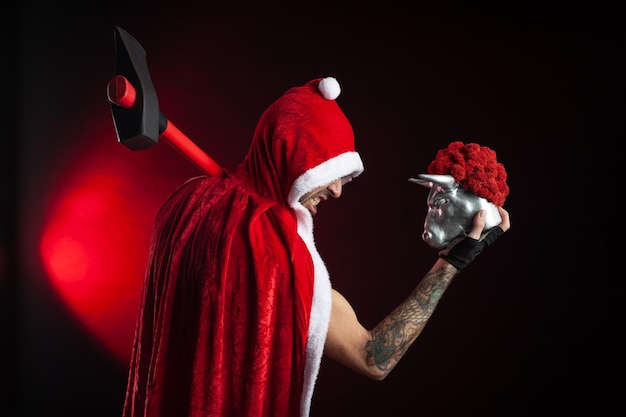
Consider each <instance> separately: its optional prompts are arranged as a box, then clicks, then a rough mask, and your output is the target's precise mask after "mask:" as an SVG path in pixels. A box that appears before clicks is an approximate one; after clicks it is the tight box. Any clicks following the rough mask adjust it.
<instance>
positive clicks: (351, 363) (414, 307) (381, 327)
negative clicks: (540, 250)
mask: <svg viewBox="0 0 626 417" xmlns="http://www.w3.org/2000/svg"><path fill="white" fill-rule="evenodd" d="M499 210H500V214H501V216H502V218H503V221H502V223H501V224H500V227H501V228H502V229H503V231H507V230H508V229H509V227H510V223H509V216H508V213H507V212H506V211H505V210H504V209H499ZM484 224H485V222H484V217H481V216H480V215H477V216H476V217H475V218H474V227H473V228H472V230H471V232H470V233H468V236H470V237H472V238H474V239H478V238H479V237H480V234H481V232H482V230H483V227H484ZM458 272H459V271H458V270H457V269H456V268H455V267H454V266H452V265H451V264H450V263H448V262H447V261H446V260H444V259H443V258H439V259H437V261H436V262H435V264H434V265H433V267H432V268H431V269H430V271H429V272H428V273H427V274H426V276H424V278H422V280H421V281H420V283H419V284H418V285H417V287H415V289H414V290H413V291H412V292H411V294H410V295H409V296H408V297H407V298H406V299H405V300H404V301H403V302H402V303H401V304H400V305H399V306H398V307H396V308H395V309H394V310H393V311H392V312H391V313H390V314H389V315H388V316H387V317H385V318H384V319H383V320H381V322H380V323H378V325H376V327H374V328H373V329H372V330H367V329H366V328H365V327H363V326H362V325H361V324H360V323H359V321H358V319H357V317H356V313H355V312H354V310H353V308H352V306H351V305H350V304H349V303H348V301H347V300H346V299H345V298H344V297H343V296H342V295H341V294H340V293H338V292H337V291H335V290H333V301H332V312H331V318H330V324H329V328H328V334H327V337H326V345H325V349H324V353H325V354H326V355H327V356H329V357H331V358H333V359H335V360H336V361H338V362H340V363H342V364H344V365H345V366H347V367H349V368H351V369H353V370H355V371H356V372H359V373H361V374H363V375H365V376H367V377H370V378H372V379H375V380H382V379H384V378H385V377H386V376H387V375H388V374H389V372H391V371H392V370H393V368H394V367H395V366H396V365H397V363H398V361H400V359H402V357H403V356H404V354H405V353H406V351H407V349H408V348H409V346H411V345H412V344H413V342H415V340H416V339H417V337H418V336H419V335H420V333H421V332H422V330H423V329H424V327H425V326H426V323H427V322H428V320H429V319H430V317H431V316H432V314H433V312H434V311H435V307H436V306H437V304H438V303H439V301H440V300H441V297H442V296H443V294H444V292H445V291H446V289H447V288H448V286H449V285H450V282H451V281H452V278H453V277H454V276H455V275H456V274H457V273H458Z"/></svg>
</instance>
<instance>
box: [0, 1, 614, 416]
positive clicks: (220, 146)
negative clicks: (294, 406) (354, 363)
mask: <svg viewBox="0 0 626 417" xmlns="http://www.w3.org/2000/svg"><path fill="white" fill-rule="evenodd" d="M43 7H44V8H43V9H42V8H34V7H32V8H31V7H29V6H28V5H27V4H26V3H23V4H21V5H19V7H18V12H17V14H16V19H15V22H17V25H16V30H15V32H13V33H7V37H5V40H6V39H8V40H9V42H7V48H6V50H5V53H6V55H5V57H7V62H11V61H12V62H17V65H15V67H14V68H12V67H11V66H6V67H8V68H5V70H6V71H8V72H7V73H6V74H8V75H7V76H6V78H5V80H9V81H10V82H8V83H6V84H7V91H6V92H7V93H8V94H7V96H8V97H9V98H11V97H13V96H15V97H14V99H12V100H11V99H10V100H9V101H13V102H15V103H16V106H9V107H10V109H11V111H9V112H6V113H5V114H7V115H8V116H9V123H8V126H7V127H6V130H5V132H4V136H5V139H4V141H3V149H4V151H3V152H2V161H1V162H2V183H1V185H2V187H4V188H5V189H3V190H2V195H3V196H5V197H3V203H2V205H3V213H2V214H3V216H2V230H3V232H2V233H3V235H2V237H3V241H2V245H3V252H2V258H1V260H2V264H0V265H1V266H2V267H3V269H2V282H1V284H2V287H1V291H2V292H1V293H0V294H1V297H2V299H1V300H0V301H1V305H2V307H1V312H2V323H1V325H2V329H1V330H2V337H1V339H2V352H1V353H2V355H3V356H2V362H1V366H2V372H1V375H2V383H3V386H4V387H3V389H2V395H0V399H1V401H2V409H1V410H2V411H0V413H1V414H2V415H6V416H41V415H58V416H66V417H69V416H81V417H83V416H118V415H121V408H122V403H123V399H124V392H125V385H126V372H127V368H128V364H127V363H125V362H124V361H119V360H118V359H116V358H115V357H114V356H113V355H111V354H110V352H108V351H107V350H106V349H105V348H103V347H102V346H101V345H100V344H98V343H97V342H95V341H94V339H93V338H91V337H90V336H89V335H88V334H87V333H86V332H85V330H84V329H83V328H82V327H81V326H80V325H78V324H77V323H76V320H75V318H74V317H72V314H71V313H70V312H69V311H68V309H66V308H65V307H64V305H63V301H62V300H61V299H59V297H58V296H57V295H56V294H55V293H54V291H52V290H51V289H50V287H49V285H48V284H47V278H46V276H45V273H44V272H43V270H42V268H41V267H40V266H39V264H38V263H39V260H38V256H37V239H38V230H39V229H40V228H41V223H42V220H41V217H42V213H43V212H45V210H46V205H45V201H46V198H45V197H46V196H49V195H51V194H54V193H55V187H56V186H57V185H58V184H57V182H58V181H59V177H60V175H59V174H58V173H59V172H61V171H62V170H64V169H67V167H68V166H71V165H72V164H73V163H74V162H75V161H76V160H77V159H80V155H81V152H82V150H83V149H85V146H88V145H86V143H87V144H88V141H89V140H95V139H94V137H96V138H98V139H97V140H103V139H101V138H105V139H104V140H110V141H111V142H112V143H113V142H114V141H115V140H116V138H115V132H114V128H113V124H112V122H111V118H110V105H109V103H108V101H107V100H106V94H105V92H106V84H107V82H108V80H109V78H110V77H111V76H112V75H113V65H114V55H113V25H119V26H121V27H122V28H124V29H126V30H127V31H128V32H130V33H131V34H132V35H133V36H134V37H135V38H136V39H138V40H139V41H140V42H141V44H142V45H143V47H144V48H145V49H146V51H147V52H148V64H149V67H150V70H151V75H152V79H153V81H154V83H155V87H156V89H157V93H158V94H159V102H160V106H161V110H162V111H163V112H164V113H165V114H166V115H168V117H169V119H170V120H171V121H174V123H175V124H176V126H178V127H179V128H181V130H183V131H184V132H185V133H186V134H187V135H188V136H189V137H191V138H193V140H194V141H195V142H196V143H197V144H198V145H199V146H200V147H201V148H203V149H205V150H206V151H207V152H208V153H209V154H210V155H211V156H213V157H214V158H215V159H216V160H218V161H219V162H220V163H222V164H223V165H224V166H225V167H227V168H234V166H235V165H236V164H237V162H238V161H239V160H240V159H241V158H242V157H243V155H244V154H245V151H246V150H247V146H248V142H249V139H250V138H251V136H252V130H253V129H254V125H255V124H256V121H257V119H258V117H259V116H260V114H261V112H262V111H263V110H264V109H265V108H266V107H267V106H268V105H269V104H270V103H271V102H272V101H273V100H274V99H275V98H277V97H278V96H279V95H280V94H282V93H283V92H284V91H285V90H286V89H288V88H289V87H291V86H294V85H299V84H303V83H305V82H306V81H308V80H310V79H312V78H317V77H320V76H326V75H333V76H335V77H337V79H338V80H339V82H340V84H341V85H342V95H341V96H340V98H339V99H338V102H339V104H340V106H341V107H342V109H343V110H344V112H345V113H346V114H347V116H348V117H349V118H350V120H351V121H352V124H353V126H354V129H355V133H356V138H357V150H358V151H359V152H360V154H361V157H362V159H363V161H364V164H365V173H364V174H363V175H362V176H361V177H360V178H358V179H357V180H355V181H354V182H353V183H351V184H349V185H348V186H346V187H345V188H344V195H343V197H342V198H341V199H340V200H339V201H337V202H333V203H332V204H330V203H327V204H326V205H324V207H323V208H322V209H321V212H320V214H319V215H318V216H317V217H316V240H317V244H318V247H319V250H320V253H321V254H322V257H323V258H324V259H325V261H326V263H327V266H328V269H329V271H330V275H331V280H332V281H333V285H334V286H335V288H337V289H338V290H339V291H340V292H342V293H343V294H344V295H345V296H346V297H347V298H348V300H350V302H351V303H352V305H353V306H354V308H355V310H356V312H357V314H358V316H359V318H360V319H361V321H362V322H363V324H364V325H366V326H368V327H371V326H374V325H375V324H376V323H377V321H378V320H380V319H381V318H382V317H384V316H385V315H386V314H387V313H388V312H389V311H390V310H391V309H392V308H393V307H395V306H396V305H397V304H398V303H399V302H400V301H401V300H402V299H403V298H404V297H405V296H406V295H407V294H408V293H409V292H410V291H411V289H412V288H413V287H414V286H415V285H416V283H417V282H418V281H419V279H420V278H421V277H422V276H423V275H424V274H425V273H426V272H427V270H428V269H429V268H430V266H431V264H432V263H433V262H434V260H435V258H436V253H435V252H434V251H433V250H432V249H431V248H429V247H428V246H427V245H426V244H424V243H423V242H422V241H421V239H420V237H419V233H420V232H421V228H422V222H423V218H424V215H425V213H426V206H425V201H426V196H427V191H426V189H423V188H421V187H418V186H416V185H414V184H411V183H409V182H408V181H407V179H408V178H409V177H412V176H415V175H417V174H418V173H421V172H425V170H426V167H427V166H428V163H429V162H430V161H431V160H432V159H433V158H434V155H435V153H436V151H437V150H438V149H440V148H443V147H445V146H446V145H447V144H448V143H449V142H450V141H452V140H463V141H466V142H477V143H480V144H481V145H485V146H489V147H491V148H492V149H494V150H496V152H497V154H498V160H499V161H500V162H502V163H503V164H504V165H505V167H506V169H507V172H508V176H509V181H508V182H509V185H510V188H511V193H510V195H509V197H508V199H507V202H506V204H505V207H506V208H507V209H508V210H509V212H510V213H511V220H512V225H513V227H512V229H511V230H510V232H509V233H507V234H506V235H505V236H504V237H503V238H502V239H501V240H499V241H498V243H497V244H496V245H495V246H494V247H493V248H491V249H489V251H488V252H486V253H485V254H483V255H481V257H479V258H478V259H477V261H476V262H475V263H474V264H473V265H472V266H471V267H470V268H468V269H467V270H466V271H465V272H464V273H463V274H462V275H460V276H459V277H458V278H457V279H456V280H455V281H454V282H453V284H452V285H451V287H450V288H449V290H448V292H447V293H446V294H445V296H444V298H443V300H442V302H441V303H440V305H439V307H438V308H437V310H436V312H435V314H434V316H433V317H432V319H431V321H430V323H429V324H428V326H427V327H426V329H425V330H424V332H423V333H422V335H421V336H420V338H419V339H418V341H417V342H416V343H415V344H414V346H412V347H411V349H410V351H409V352H408V353H407V355H406V356H405V357H404V358H403V359H402V361H401V362H400V364H399V365H398V367H397V368H396V369H395V370H394V371H393V372H392V374H391V375H390V376H389V377H388V378H387V379H386V380H385V381H383V382H372V381H369V380H366V379H364V378H363V377H361V376H358V375H355V374H353V373H352V372H351V371H348V370H346V369H344V368H342V367H340V366H339V365H337V364H335V363H334V362H332V361H331V360H328V359H327V360H325V361H323V363H322V369H321V373H320V376H319V380H318V383H317V387H316V391H315V395H314V399H313V405H312V413H311V416H312V417H321V416H324V417H333V416H381V415H382V416H408V415H428V416H437V417H472V416H481V417H487V416H506V417H508V416H512V417H516V416H520V417H521V416H533V417H540V416H573V415H589V416H591V415H593V416H597V417H600V416H607V417H617V416H623V415H626V363H625V361H624V359H623V355H624V352H625V348H626V340H625V337H624V334H625V332H626V327H625V326H626V322H625V317H626V315H625V313H624V301H623V299H624V295H625V293H624V286H623V283H622V281H623V279H624V278H623V272H622V269H623V266H622V261H623V254H622V253H621V244H620V243H619V240H620V238H621V237H622V233H621V230H622V228H623V226H622V224H623V214H622V213H621V212H619V211H617V205H616V197H617V196H618V195H619V194H621V186H622V180H621V174H619V173H618V172H617V169H616V168H617V167H619V166H621V162H622V161H621V154H620V153H619V152H618V147H617V142H618V140H623V139H624V133H625V122H626V119H625V116H626V115H625V111H626V88H625V87H626V81H625V77H624V75H625V74H626V71H625V70H626V43H625V41H626V36H625V35H626V33H625V31H624V25H623V22H622V21H621V19H619V17H618V16H619V15H618V14H617V13H616V12H615V11H613V10H609V9H604V10H603V9H601V8H600V7H597V8H596V9H594V10H589V9H588V8H582V7H581V8H580V9H575V8H573V7H571V6H569V7H565V6H562V5H561V6H558V7H557V6H553V7H546V6H544V7H538V6H530V5H527V6H524V7H521V8H520V9H519V10H506V11H505V10H498V9H487V8H485V9H484V10H476V9H470V8H461V7H457V8H451V9H450V10H447V11H434V10H428V11H424V12H423V13H421V14H407V13H405V12H402V11H401V10H397V11H395V12H393V11H392V10H389V11H377V10H371V11H370V12H368V13H365V11H363V13H360V14H357V13H356V12H355V11H354V10H355V9H350V8H346V9H345V10H341V9H339V8H335V7H331V6H327V7H325V6H324V5H319V6H316V5H313V4H311V5H310V7H309V8H308V10H305V11H302V12H299V13H297V14H291V15H288V14H282V15H281V14H280V13H276V12H274V11H272V10H256V11H251V10H243V9H242V10H240V13H221V14H220V13H216V12H218V11H216V10H215V9H212V7H211V6H209V5H205V6H193V7H191V6H189V7H187V6H185V5H184V4H176V6H163V5H159V4H150V5H149V6H148V5H129V4H128V3H124V4H122V3H120V4H116V3H114V2H112V3H109V4H106V5H102V4H99V3H98V4H83V5H81V6H78V8H76V7H74V8H71V9H70V8H69V7H68V8H67V9H64V8H63V6H60V5H58V4H56V5H54V6H53V5H48V6H43ZM259 9H260V7H259ZM5 31H6V30H5ZM6 32H9V31H6ZM11 39H14V40H15V42H11V41H10V40H11ZM12 58H13V59H12ZM13 111H14V112H15V114H14V113H13ZM12 121H16V123H15V124H13V123H12ZM94 130H97V132H94ZM117 146H119V147H120V151H119V152H120V155H121V156H120V158H129V159H132V158H134V157H135V156H134V154H133V153H132V152H130V151H128V150H126V149H122V145H117ZM165 154H167V155H169V156H167V158H170V159H169V160H170V161H171V166H170V167H169V168H168V169H167V170H166V171H167V172H166V175H167V181H168V182H167V186H165V187H161V188H158V187H157V186H155V185H154V184H151V182H147V183H146V185H145V186H146V187H148V189H150V187H155V191H154V193H156V194H155V195H156V197H158V199H159V200H161V199H164V198H165V197H166V195H167V194H168V193H169V192H170V191H171V190H172V187H173V186H174V184H178V183H180V182H182V181H184V180H185V179H186V178H188V177H190V176H193V175H196V174H197V173H198V172H197V170H196V169H195V168H194V167H193V166H191V165H190V164H188V163H187V162H182V163H180V162H179V159H180V156H179V155H177V154H175V152H173V151H170V152H165ZM142 161H143V159H142ZM157 168H158V167H157V166H156V164H155V166H153V167H148V169H152V170H154V171H157ZM618 178H619V180H618ZM154 179H155V182H158V181H159V176H158V175H155V178H154ZM154 209H155V207H151V208H150V210H148V213H152V212H153V211H151V210H154ZM148 217H149V216H148ZM137 279H139V280H140V279H141V277H137ZM129 320H132V321H134V317H132V318H129ZM130 343H131V340H129V341H128V344H129V346H130ZM5 410H6V412H5Z"/></svg>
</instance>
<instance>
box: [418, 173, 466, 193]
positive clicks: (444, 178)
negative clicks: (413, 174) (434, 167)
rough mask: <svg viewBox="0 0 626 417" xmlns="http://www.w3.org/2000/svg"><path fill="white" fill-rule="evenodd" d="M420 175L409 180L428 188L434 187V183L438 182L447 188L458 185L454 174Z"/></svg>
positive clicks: (450, 188) (453, 187)
mask: <svg viewBox="0 0 626 417" xmlns="http://www.w3.org/2000/svg"><path fill="white" fill-rule="evenodd" d="M418 177H419V178H409V181H411V182H414V183H415V184H419V185H422V186H424V187H428V188H432V186H433V184H437V185H439V186H440V187H442V188H444V189H446V190H453V189H455V188H456V187H458V184H457V183H456V181H455V180H454V177H453V176H452V175H434V174H433V175H431V174H419V175H418Z"/></svg>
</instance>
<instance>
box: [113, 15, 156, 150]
mask: <svg viewBox="0 0 626 417" xmlns="http://www.w3.org/2000/svg"><path fill="white" fill-rule="evenodd" d="M115 76H123V77H125V78H126V79H127V80H128V82H129V83H130V84H131V85H132V87H134V89H135V91H136V98H135V100H134V103H133V104H132V106H130V107H128V108H125V107H122V106H119V105H118V104H115V103H112V104H111V109H112V113H113V123H114V124H115V130H116V132H117V139H118V141H119V142H120V143H122V144H123V145H125V146H126V147H128V148H129V149H132V150H141V149H146V148H149V147H151V146H154V145H156V144H157V143H158V141H159V133H160V126H159V123H160V122H161V120H160V119H161V112H160V110H159V101H158V99H157V95H156V91H155V90H154V85H153V84H152V80H151V79H150V73H149V72H148V65H147V62H146V51H145V50H144V49H143V47H142V46H141V44H139V42H137V40H136V39H135V38H133V37H132V36H131V35H130V34H129V33H128V32H126V31H125V30H123V29H122V28H120V27H118V26H115Z"/></svg>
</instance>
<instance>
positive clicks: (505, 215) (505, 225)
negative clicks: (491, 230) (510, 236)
mask: <svg viewBox="0 0 626 417" xmlns="http://www.w3.org/2000/svg"><path fill="white" fill-rule="evenodd" d="M498 213H500V217H502V222H500V224H499V226H500V228H502V230H504V231H505V232H506V231H507V230H509V228H510V227H511V219H510V218H509V212H508V211H506V210H505V209H503V208H502V207H498Z"/></svg>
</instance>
